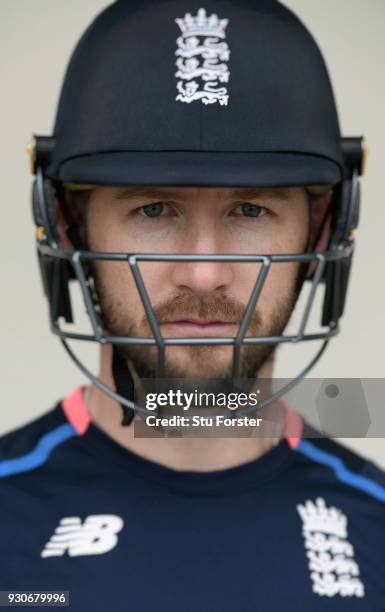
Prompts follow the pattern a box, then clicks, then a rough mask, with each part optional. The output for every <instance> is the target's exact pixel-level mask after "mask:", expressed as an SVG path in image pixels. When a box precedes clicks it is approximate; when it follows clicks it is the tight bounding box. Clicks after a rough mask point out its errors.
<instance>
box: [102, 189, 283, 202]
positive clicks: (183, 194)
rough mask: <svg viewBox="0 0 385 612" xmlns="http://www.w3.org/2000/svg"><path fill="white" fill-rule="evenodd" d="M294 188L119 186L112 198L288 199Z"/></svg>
mask: <svg viewBox="0 0 385 612" xmlns="http://www.w3.org/2000/svg"><path fill="white" fill-rule="evenodd" d="M293 191H294V192H295V188H283V187H279V188H278V187H195V186H194V187H156V186H153V187H145V186H143V187H120V188H116V192H115V194H114V199H119V200H123V199H130V198H135V197H168V198H170V197H180V198H185V199H195V198H202V197H209V198H214V199H218V200H221V199H228V198H243V199H245V198H247V199H251V198H260V197H264V198H267V197H269V198H274V199H278V200H283V201H289V200H291V199H292V197H293Z"/></svg>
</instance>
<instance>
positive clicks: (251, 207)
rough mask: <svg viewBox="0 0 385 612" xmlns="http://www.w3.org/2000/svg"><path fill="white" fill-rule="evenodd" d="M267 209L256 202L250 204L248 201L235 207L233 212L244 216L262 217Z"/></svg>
mask: <svg viewBox="0 0 385 612" xmlns="http://www.w3.org/2000/svg"><path fill="white" fill-rule="evenodd" d="M266 213H267V210H266V208H264V207H263V206H258V204H250V203H249V202H243V204H240V205H239V206H237V208H236V209H235V214H237V215H242V216H244V217H263V216H264V215H266Z"/></svg>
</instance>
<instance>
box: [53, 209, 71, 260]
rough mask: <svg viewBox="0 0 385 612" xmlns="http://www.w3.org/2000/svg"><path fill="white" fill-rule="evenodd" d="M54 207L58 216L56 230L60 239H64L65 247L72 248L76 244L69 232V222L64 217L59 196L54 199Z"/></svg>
mask: <svg viewBox="0 0 385 612" xmlns="http://www.w3.org/2000/svg"><path fill="white" fill-rule="evenodd" d="M53 207H54V211H55V217H56V231H57V233H58V235H59V237H60V240H61V241H62V244H63V247H64V248H65V249H69V250H72V249H73V248H74V246H73V244H72V242H71V240H70V239H69V237H68V234H67V230H68V224H67V221H66V220H65V218H64V215H63V211H62V209H61V206H60V204H59V200H58V199H57V198H55V199H54V203H53Z"/></svg>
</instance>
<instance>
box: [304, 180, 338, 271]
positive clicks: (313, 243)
mask: <svg viewBox="0 0 385 612" xmlns="http://www.w3.org/2000/svg"><path fill="white" fill-rule="evenodd" d="M331 199H332V192H331V191H330V192H329V193H327V194H325V195H323V196H318V197H312V199H311V202H310V239H309V246H308V251H307V252H308V253H311V252H314V251H320V252H321V251H326V249H327V246H328V243H329V238H330V223H331V207H330V204H331ZM316 266H317V262H316V261H312V262H310V264H309V267H308V271H307V274H306V278H310V277H311V276H312V275H313V274H314V271H315V269H316Z"/></svg>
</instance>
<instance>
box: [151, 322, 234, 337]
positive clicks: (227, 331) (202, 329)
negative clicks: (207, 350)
mask: <svg viewBox="0 0 385 612" xmlns="http://www.w3.org/2000/svg"><path fill="white" fill-rule="evenodd" d="M238 325H239V323H238V322H236V321H221V320H218V319H210V320H208V319H199V318H194V317H191V318H188V319H176V320H174V321H163V323H161V326H163V327H164V328H165V330H164V332H163V333H165V335H167V336H169V337H174V336H176V337H177V336H185V337H194V336H204V337H214V338H215V337H217V336H234V335H236V330H235V328H236V326H238Z"/></svg>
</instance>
